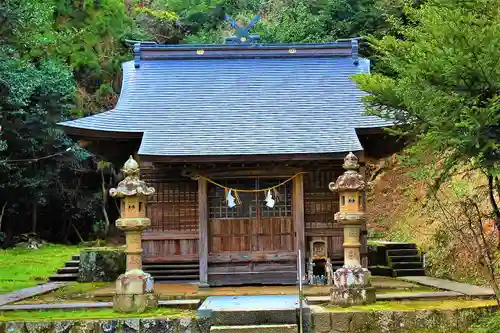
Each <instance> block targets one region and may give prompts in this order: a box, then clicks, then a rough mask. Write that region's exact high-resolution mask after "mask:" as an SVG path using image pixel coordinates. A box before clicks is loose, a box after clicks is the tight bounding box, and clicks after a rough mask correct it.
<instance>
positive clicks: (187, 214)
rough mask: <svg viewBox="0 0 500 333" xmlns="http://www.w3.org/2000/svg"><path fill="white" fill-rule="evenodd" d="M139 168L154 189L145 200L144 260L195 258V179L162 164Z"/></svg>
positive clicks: (196, 196) (196, 221) (191, 259)
mask: <svg viewBox="0 0 500 333" xmlns="http://www.w3.org/2000/svg"><path fill="white" fill-rule="evenodd" d="M141 170H142V178H143V179H144V180H145V181H146V182H147V184H148V185H149V186H153V187H154V188H155V189H156V193H155V194H154V195H153V196H152V197H151V198H150V199H149V200H148V206H147V216H148V217H149V218H150V219H151V227H150V228H148V229H147V230H145V232H144V235H143V250H144V261H145V262H148V261H149V262H155V261H158V262H161V261H196V260H198V239H199V235H198V183H197V182H196V181H194V180H191V179H189V178H187V177H182V176H181V170H179V169H172V168H166V167H165V166H164V165H162V164H154V165H148V166H147V167H143V168H142V169H141Z"/></svg>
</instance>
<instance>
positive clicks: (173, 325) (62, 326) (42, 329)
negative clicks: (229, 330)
mask: <svg viewBox="0 0 500 333" xmlns="http://www.w3.org/2000/svg"><path fill="white" fill-rule="evenodd" d="M139 332H140V333H208V332H210V319H193V318H176V319H121V320H120V319H118V320H75V321H53V322H50V321H46V322H6V323H2V322H0V333H139Z"/></svg>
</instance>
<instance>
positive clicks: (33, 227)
mask: <svg viewBox="0 0 500 333" xmlns="http://www.w3.org/2000/svg"><path fill="white" fill-rule="evenodd" d="M32 208H33V209H32V211H31V232H32V233H34V234H35V233H36V224H37V208H38V202H37V200H36V198H34V199H33V205H32Z"/></svg>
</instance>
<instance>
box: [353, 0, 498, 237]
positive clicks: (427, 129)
mask: <svg viewBox="0 0 500 333" xmlns="http://www.w3.org/2000/svg"><path fill="white" fill-rule="evenodd" d="M405 15H406V17H407V19H408V21H409V24H408V25H405V26H399V27H398V31H399V32H400V34H401V36H402V38H400V39H396V38H395V37H392V36H387V37H384V38H382V39H379V40H372V41H373V44H374V49H375V51H376V52H377V55H378V62H379V63H380V64H381V68H382V69H383V73H378V74H377V73H375V74H372V75H360V76H357V77H356V78H355V80H356V81H357V82H358V83H359V84H360V86H361V88H362V89H363V90H365V91H367V92H369V93H370V95H369V96H368V97H366V102H367V105H368V112H369V113H370V114H375V115H378V116H381V117H384V118H388V119H391V120H394V121H395V124H396V125H397V126H395V127H394V128H392V129H391V132H392V133H394V134H396V135H401V136H403V137H405V138H406V139H407V140H409V142H410V146H409V149H408V153H409V155H408V156H409V162H411V163H414V164H415V165H419V166H422V169H421V170H423V171H425V174H426V175H427V176H430V177H431V178H432V179H433V185H434V189H437V188H439V186H440V185H441V183H442V182H443V181H445V180H447V179H449V178H450V177H452V176H454V175H456V174H457V173H458V172H460V171H463V169H464V168H471V167H472V168H473V169H477V170H481V171H482V172H483V173H484V175H485V177H486V179H487V181H488V187H489V202H490V204H491V212H492V218H494V219H495V221H496V225H497V227H498V228H499V230H500V212H499V210H498V203H499V200H500V199H499V195H500V181H499V176H500V174H499V173H500V97H499V91H500V66H499V64H500V63H499V60H500V9H499V6H498V2H497V1H495V0H468V1H461V0H440V1H438V0H429V1H427V2H426V3H425V4H423V5H422V6H421V7H420V8H407V9H406V12H405Z"/></svg>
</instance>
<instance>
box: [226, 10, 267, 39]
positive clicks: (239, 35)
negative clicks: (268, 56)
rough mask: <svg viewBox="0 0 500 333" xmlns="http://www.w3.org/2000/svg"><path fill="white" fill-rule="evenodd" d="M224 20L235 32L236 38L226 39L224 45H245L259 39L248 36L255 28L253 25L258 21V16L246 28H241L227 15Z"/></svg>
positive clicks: (258, 37) (257, 36)
mask: <svg viewBox="0 0 500 333" xmlns="http://www.w3.org/2000/svg"><path fill="white" fill-rule="evenodd" d="M224 19H225V20H226V21H228V22H229V23H230V24H231V27H233V28H234V29H235V30H236V36H232V37H228V38H226V43H232V44H247V43H252V42H254V41H256V40H259V39H260V36H259V35H250V29H252V28H253V27H254V26H255V23H257V21H259V20H260V15H257V16H255V17H254V18H253V20H252V21H250V23H249V24H248V25H247V26H246V27H245V26H242V25H241V24H240V23H238V22H237V21H235V20H233V19H232V18H231V17H230V16H228V15H225V16H224Z"/></svg>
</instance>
